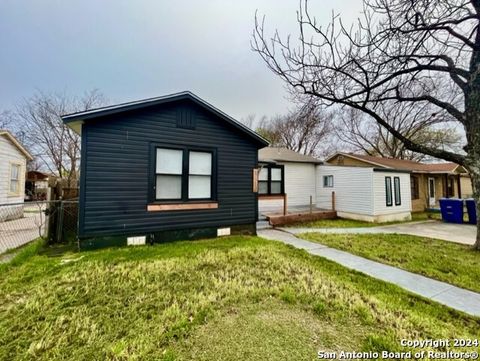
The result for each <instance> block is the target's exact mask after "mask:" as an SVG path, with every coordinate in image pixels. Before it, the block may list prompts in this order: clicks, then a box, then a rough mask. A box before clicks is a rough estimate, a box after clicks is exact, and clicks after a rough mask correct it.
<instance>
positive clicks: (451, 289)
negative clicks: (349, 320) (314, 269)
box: [257, 229, 480, 316]
mask: <svg viewBox="0 0 480 361" xmlns="http://www.w3.org/2000/svg"><path fill="white" fill-rule="evenodd" d="M257 234H258V236H260V237H263V238H266V239H270V240H274V241H280V242H283V243H285V244H289V245H291V246H293V247H296V248H300V249H303V250H305V251H307V252H308V253H310V254H313V255H315V256H321V257H324V258H327V259H329V260H331V261H334V262H336V263H339V264H341V265H342V266H345V267H347V268H350V269H353V270H356V271H359V272H362V273H365V274H367V275H369V276H371V277H374V278H377V279H380V280H382V281H386V282H390V283H393V284H395V285H397V286H400V287H402V288H404V289H406V290H407V291H410V292H412V293H415V294H417V295H420V296H423V297H425V298H428V299H431V300H433V301H436V302H438V303H441V304H444V305H446V306H449V307H451V308H454V309H456V310H459V311H463V312H465V313H468V314H470V315H473V316H480V294H479V293H476V292H472V291H468V290H465V289H463V288H459V287H456V286H452V285H450V284H448V283H445V282H440V281H436V280H433V279H431V278H428V277H424V276H420V275H418V274H415V273H411V272H408V271H404V270H401V269H399V268H396V267H392V266H387V265H384V264H382V263H379V262H375V261H370V260H368V259H366V258H363V257H359V256H355V255H353V254H350V253H348V252H344V251H339V250H337V249H334V248H330V247H327V246H323V245H321V244H319V243H314V242H309V241H305V240H303V239H300V238H297V237H296V236H294V235H293V234H291V233H287V232H285V231H279V230H275V229H261V230H258V231H257Z"/></svg>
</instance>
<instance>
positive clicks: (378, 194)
mask: <svg viewBox="0 0 480 361" xmlns="http://www.w3.org/2000/svg"><path fill="white" fill-rule="evenodd" d="M385 177H391V178H392V201H393V204H392V206H391V207H387V202H386V189H385ZM395 177H399V178H400V192H401V199H402V204H401V205H399V206H397V205H395V190H394V189H395V188H394V178H395ZM373 189H374V200H375V210H374V215H376V216H378V215H386V214H395V213H401V212H411V211H412V196H411V188H410V174H409V173H395V172H379V171H377V172H373Z"/></svg>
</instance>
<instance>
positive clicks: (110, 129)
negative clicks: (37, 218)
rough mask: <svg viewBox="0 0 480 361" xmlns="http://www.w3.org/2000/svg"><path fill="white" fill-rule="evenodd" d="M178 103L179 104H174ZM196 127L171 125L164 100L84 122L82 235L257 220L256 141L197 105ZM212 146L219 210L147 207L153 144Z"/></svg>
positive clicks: (173, 116) (173, 117)
mask: <svg viewBox="0 0 480 361" xmlns="http://www.w3.org/2000/svg"><path fill="white" fill-rule="evenodd" d="M177 106H183V105H182V104H181V103H178V104H177ZM195 117H196V129H195V130H191V129H183V128H177V127H176V107H175V106H161V107H156V108H153V107H152V108H149V109H144V110H141V111H136V112H129V113H124V114H120V115H117V116H110V117H106V118H104V119H103V120H98V121H97V122H96V123H93V124H88V123H86V124H84V125H83V130H82V132H83V135H82V136H83V137H86V140H85V142H86V146H85V145H84V147H85V149H84V155H83V159H82V161H84V162H85V164H84V172H85V175H84V176H85V184H83V185H82V189H81V192H82V196H81V202H82V209H83V212H84V213H83V216H82V217H81V225H80V228H81V236H83V237H89V236H101V235H115V234H133V233H149V232H157V231H164V230H175V229H187V228H197V227H218V226H224V225H234V224H247V223H253V222H255V220H256V212H255V208H256V205H255V201H256V197H255V194H254V193H253V192H252V169H253V168H254V167H255V166H256V156H257V146H256V145H255V144H253V143H252V142H251V141H250V140H249V138H246V136H245V135H243V134H240V133H239V132H238V130H236V129H234V128H233V127H232V126H230V125H228V124H226V123H225V122H224V121H223V120H221V119H220V118H218V117H216V116H214V115H212V114H210V113H208V112H206V111H205V110H203V109H201V108H200V107H195ZM155 142H158V143H165V144H178V145H185V146H205V147H212V148H216V149H217V167H218V170H217V199H218V203H219V208H218V209H208V210H196V211H172V212H147V211H146V208H147V204H148V195H149V189H148V187H149V177H151V176H152V175H151V174H150V173H149V172H150V169H149V164H150V163H149V162H150V160H149V157H150V144H151V143H155Z"/></svg>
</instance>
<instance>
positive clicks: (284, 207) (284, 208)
mask: <svg viewBox="0 0 480 361" xmlns="http://www.w3.org/2000/svg"><path fill="white" fill-rule="evenodd" d="M283 215H284V216H286V215H287V195H286V194H284V196H283Z"/></svg>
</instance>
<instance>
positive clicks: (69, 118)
mask: <svg viewBox="0 0 480 361" xmlns="http://www.w3.org/2000/svg"><path fill="white" fill-rule="evenodd" d="M179 100H190V101H192V102H194V103H195V104H197V105H199V106H200V107H202V108H204V109H206V110H207V111H209V112H211V113H213V114H215V115H217V116H218V117H220V118H221V119H222V120H224V121H225V122H227V123H228V124H230V125H233V126H234V127H235V128H236V129H238V130H239V131H241V132H242V133H244V134H245V135H247V136H248V137H250V138H251V139H253V140H254V141H255V142H256V143H259V144H261V145H262V146H268V144H269V143H268V141H267V140H266V139H264V138H263V137H261V136H260V135H259V134H257V133H256V132H254V131H253V130H251V129H250V128H248V127H246V126H245V125H243V124H242V123H240V122H239V121H237V120H235V119H233V118H232V117H230V116H229V115H227V114H226V113H224V112H222V111H221V110H220V109H218V108H215V107H214V106H213V105H211V104H210V103H208V102H206V101H205V100H203V99H201V98H200V97H198V96H196V95H195V94H193V93H192V92H189V91H183V92H180V93H174V94H169V95H165V96H160V97H155V98H148V99H142V100H136V101H132V102H127V103H120V104H116V105H110V106H106V107H101V108H96V109H91V110H86V111H83V112H78V113H73V114H66V115H63V116H62V120H63V122H64V123H65V124H67V125H68V126H69V127H71V128H72V129H73V130H74V131H76V132H77V133H78V134H81V124H83V122H84V121H85V120H93V119H96V118H100V117H103V116H106V115H112V114H118V113H123V112H126V111H130V110H136V109H142V108H147V107H151V106H155V105H160V104H167V103H171V102H175V101H179Z"/></svg>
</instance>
